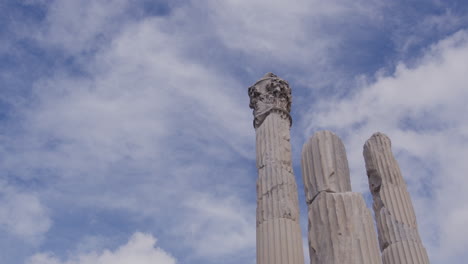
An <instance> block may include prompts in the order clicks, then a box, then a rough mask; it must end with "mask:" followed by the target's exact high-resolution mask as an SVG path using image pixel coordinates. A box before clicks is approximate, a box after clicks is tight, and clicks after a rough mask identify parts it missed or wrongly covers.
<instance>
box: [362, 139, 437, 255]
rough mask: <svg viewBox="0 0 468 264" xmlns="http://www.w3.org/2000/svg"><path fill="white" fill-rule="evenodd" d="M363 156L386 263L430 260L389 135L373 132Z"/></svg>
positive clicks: (365, 146)
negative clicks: (420, 235)
mask: <svg viewBox="0 0 468 264" xmlns="http://www.w3.org/2000/svg"><path fill="white" fill-rule="evenodd" d="M364 159H365V162H366V169H367V176H368V177H369V188H370V191H371V193H372V197H373V200H374V204H373V208H374V212H375V217H376V222H377V230H378V234H379V244H380V249H381V251H382V260H383V263H384V264H401V263H414V264H419V263H429V259H428V256H427V252H426V250H425V249H424V247H423V245H422V242H421V239H420V237H419V233H418V227H417V223H416V215H415V213H414V209H413V204H412V203H411V198H410V195H409V193H408V191H407V188H406V183H405V181H404V180H403V176H402V175H401V171H400V167H399V166H398V163H397V161H396V160H395V157H394V156H393V153H392V150H391V142H390V139H389V138H388V137H387V136H386V135H384V134H382V133H375V134H374V135H372V137H371V138H370V139H369V140H367V141H366V144H365V145H364Z"/></svg>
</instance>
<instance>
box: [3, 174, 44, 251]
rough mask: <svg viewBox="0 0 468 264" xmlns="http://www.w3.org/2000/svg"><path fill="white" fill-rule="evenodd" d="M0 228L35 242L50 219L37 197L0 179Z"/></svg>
mask: <svg viewBox="0 0 468 264" xmlns="http://www.w3.org/2000/svg"><path fill="white" fill-rule="evenodd" d="M0 204H1V206H0V230H3V231H6V232H9V233H11V234H13V235H16V236H18V237H20V238H21V239H24V240H25V241H27V242H30V243H37V242H39V241H40V240H41V239H42V238H43V235H44V234H45V233H46V232H47V231H48V230H49V228H50V226H51V224H52V221H51V220H50V218H49V214H48V211H47V209H46V207H44V205H43V204H42V203H41V202H40V200H39V199H38V197H36V196H35V195H34V194H31V193H28V192H22V191H19V190H17V189H15V188H13V187H11V186H8V185H6V184H4V183H2V182H1V181H0Z"/></svg>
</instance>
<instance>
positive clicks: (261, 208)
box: [249, 73, 304, 264]
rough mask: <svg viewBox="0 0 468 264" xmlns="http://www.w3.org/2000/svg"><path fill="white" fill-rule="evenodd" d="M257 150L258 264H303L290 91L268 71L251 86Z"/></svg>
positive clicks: (282, 81)
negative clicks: (292, 159)
mask: <svg viewBox="0 0 468 264" xmlns="http://www.w3.org/2000/svg"><path fill="white" fill-rule="evenodd" d="M249 96H250V107H251V108H252V109H254V117H255V119H254V127H255V132H256V152H257V169H258V180H257V264H303V263H304V253H303V248H302V238H301V237H302V236H301V230H300V225H299V202H298V195H297V186H296V181H295V178H294V174H293V169H292V161H291V143H290V131H289V129H290V126H291V117H290V115H289V111H290V108H291V90H290V88H289V85H288V84H287V82H286V81H284V80H282V79H280V78H278V77H277V76H276V75H274V74H271V73H269V74H266V75H265V76H264V77H263V78H262V79H260V80H259V81H258V82H256V83H255V84H254V85H253V86H252V87H250V88H249Z"/></svg>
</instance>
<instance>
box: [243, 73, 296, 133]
mask: <svg viewBox="0 0 468 264" xmlns="http://www.w3.org/2000/svg"><path fill="white" fill-rule="evenodd" d="M249 97H250V104H249V106H250V108H252V109H253V115H254V121H253V125H254V128H257V127H259V126H260V125H261V124H262V123H263V121H264V120H265V118H266V117H267V116H268V115H269V114H270V113H271V111H272V110H275V109H276V110H280V111H282V112H284V113H286V114H287V116H288V117H289V121H290V124H291V122H292V120H291V116H290V115H289V113H290V112H291V102H292V96H291V88H290V87H289V84H288V82H287V81H285V80H283V79H281V78H279V77H278V76H276V75H275V74H273V73H271V72H269V73H267V74H265V75H264V76H263V77H262V78H261V79H260V80H258V81H257V82H256V83H255V84H254V85H252V86H251V87H249Z"/></svg>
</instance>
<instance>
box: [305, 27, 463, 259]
mask: <svg viewBox="0 0 468 264" xmlns="http://www.w3.org/2000/svg"><path fill="white" fill-rule="evenodd" d="M467 61H468V34H467V33H466V32H465V31H460V32H458V33H456V34H454V35H452V36H450V37H448V38H447V39H445V40H443V41H440V42H439V43H437V44H435V45H433V46H432V47H431V48H430V49H428V50H427V52H426V54H425V56H424V57H422V58H421V59H420V60H419V61H418V63H417V65H415V66H414V67H411V68H408V67H407V66H405V65H404V64H400V65H398V67H397V68H396V70H395V73H394V74H392V75H391V76H380V77H378V78H377V81H376V82H375V83H370V84H368V85H366V86H364V87H362V89H361V90H360V91H358V92H356V93H355V94H354V95H353V96H352V97H350V98H344V99H340V100H335V101H331V102H330V101H328V102H321V105H320V111H317V112H314V113H313V114H312V115H310V116H309V118H307V119H306V120H303V122H304V123H303V124H307V123H308V124H311V125H310V126H309V127H308V129H307V133H306V135H308V134H311V133H312V131H313V130H316V129H321V128H328V129H332V130H335V131H337V132H338V134H339V135H341V136H342V137H343V138H344V140H345V142H346V146H347V149H348V158H349V160H350V167H351V169H352V176H353V187H354V190H357V191H367V182H366V176H365V175H366V174H365V171H364V165H363V158H362V145H363V144H364V142H365V140H367V138H368V137H370V136H371V135H372V133H374V132H376V131H382V132H384V133H386V134H387V135H389V136H390V138H391V139H392V146H393V150H394V152H395V153H396V155H397V159H398V160H399V161H400V165H401V167H402V171H403V176H404V177H405V179H406V180H407V182H408V183H409V189H410V192H411V194H412V197H413V200H414V202H415V205H416V211H417V214H418V221H419V224H420V229H421V233H422V235H423V238H424V241H425V244H426V246H427V248H428V252H429V254H430V256H431V258H432V260H433V261H434V262H436V263H437V262H440V261H442V260H444V259H446V260H447V259H450V260H452V261H453V262H457V260H458V261H459V260H460V259H463V258H465V257H466V252H464V251H463V250H461V246H460V245H467V244H468V239H467V238H466V237H465V238H463V237H462V236H459V235H457V232H456V231H454V230H462V229H463V224H462V223H464V222H463V221H464V220H462V219H465V218H466V212H467V209H466V207H465V206H464V203H463V201H467V200H468V194H467V193H466V192H464V191H463V190H462V189H463V188H462V187H460V186H466V185H468V181H467V180H466V177H464V175H463V173H461V172H464V171H467V170H468V167H467V165H466V163H465V162H464V160H466V158H468V152H467V151H466V150H467V149H468V134H467V133H466V127H467V124H468V122H467V121H466V118H464V117H463V115H464V113H468V108H467V104H466V100H467V99H468V89H466V84H467V83H468V75H467V74H466V73H467V72H468V63H467ZM447 223H450V224H447Z"/></svg>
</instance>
